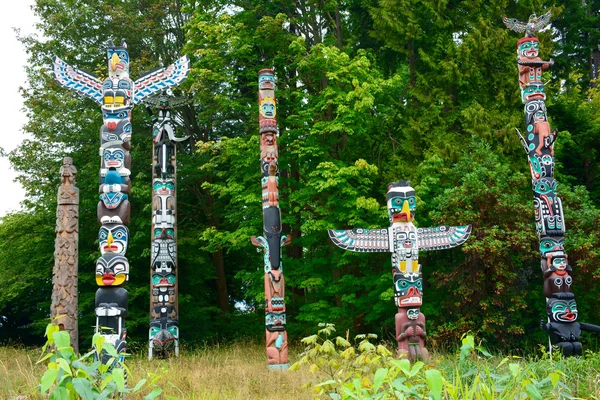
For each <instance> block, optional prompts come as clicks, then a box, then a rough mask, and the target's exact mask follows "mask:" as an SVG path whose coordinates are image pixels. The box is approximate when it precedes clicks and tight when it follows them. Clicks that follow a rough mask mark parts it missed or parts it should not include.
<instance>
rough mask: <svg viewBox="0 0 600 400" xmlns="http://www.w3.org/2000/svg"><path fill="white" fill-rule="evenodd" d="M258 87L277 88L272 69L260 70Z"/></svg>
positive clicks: (263, 88) (261, 88)
mask: <svg viewBox="0 0 600 400" xmlns="http://www.w3.org/2000/svg"><path fill="white" fill-rule="evenodd" d="M258 89H259V90H275V75H274V73H273V71H272V70H270V69H262V70H260V71H258Z"/></svg>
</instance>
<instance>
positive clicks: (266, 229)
mask: <svg viewBox="0 0 600 400" xmlns="http://www.w3.org/2000/svg"><path fill="white" fill-rule="evenodd" d="M258 105H259V128H260V167H261V187H262V208H263V234H264V236H258V237H256V236H252V243H253V244H254V245H255V246H260V247H263V248H264V271H265V325H266V335H267V366H268V368H269V369H272V370H276V369H288V368H289V363H288V338H287V332H286V319H285V281H284V279H283V267H282V262H281V248H282V247H283V246H285V245H287V244H289V243H290V242H291V236H285V235H284V236H282V235H281V229H282V228H281V210H280V209H279V191H278V186H279V165H278V157H279V154H278V150H277V136H278V133H279V129H278V127H277V120H276V116H277V106H276V101H275V75H274V74H273V71H272V70H270V69H263V70H260V71H259V72H258Z"/></svg>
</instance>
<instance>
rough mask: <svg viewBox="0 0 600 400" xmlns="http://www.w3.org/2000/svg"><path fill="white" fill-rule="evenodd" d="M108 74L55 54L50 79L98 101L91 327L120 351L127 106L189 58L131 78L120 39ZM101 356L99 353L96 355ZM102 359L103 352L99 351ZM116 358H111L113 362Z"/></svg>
mask: <svg viewBox="0 0 600 400" xmlns="http://www.w3.org/2000/svg"><path fill="white" fill-rule="evenodd" d="M107 58H108V60H107V61H108V77H107V78H106V79H105V80H104V81H100V80H99V79H98V78H97V77H96V76H94V75H92V74H90V73H88V72H86V71H83V70H79V69H75V68H73V67H71V66H69V65H68V64H66V63H65V62H64V61H62V60H61V59H59V58H58V57H56V58H55V59H54V62H53V72H54V77H55V79H56V80H57V81H58V82H59V83H60V84H61V85H62V86H64V87H66V88H68V89H72V90H75V91H76V92H77V93H78V94H80V95H83V96H87V97H89V98H91V99H92V100H94V101H95V102H97V103H98V104H100V106H101V108H102V118H103V121H104V124H103V125H102V128H100V157H101V162H100V164H101V166H100V179H99V182H100V187H99V192H100V201H99V202H98V222H99V223H100V225H101V227H100V231H99V233H98V241H99V245H100V253H101V254H102V255H101V256H100V258H99V259H98V260H97V261H96V283H97V285H98V286H99V289H98V290H97V291H96V309H95V313H96V328H95V331H96V332H100V333H101V334H102V335H103V336H105V338H106V341H107V342H109V343H111V344H113V345H114V346H115V348H116V349H117V352H118V353H119V355H120V356H119V360H116V361H122V360H123V358H124V356H125V347H126V332H127V330H126V328H125V318H126V317H127V311H128V293H127V290H126V289H125V288H124V285H125V283H126V282H127V280H128V279H129V262H128V260H127V258H126V257H125V253H126V252H127V246H128V243H129V237H130V236H129V230H128V228H127V225H129V221H130V207H131V206H130V203H129V199H128V194H129V191H130V188H131V180H130V178H129V175H130V168H131V155H130V154H129V150H130V148H131V133H132V132H131V112H132V109H133V106H134V105H135V104H139V103H140V102H141V101H142V100H144V99H146V98H147V97H149V96H151V95H153V94H156V93H158V92H159V91H160V90H163V89H167V88H170V87H173V86H175V85H177V84H179V82H181V81H182V80H183V79H185V77H186V76H187V74H188V72H189V60H188V58H187V57H182V58H181V59H179V60H178V61H177V62H176V63H174V64H173V65H171V66H169V67H168V68H167V69H164V68H160V69H158V70H155V71H152V72H151V73H149V74H146V75H144V76H142V77H141V78H139V79H138V80H137V81H135V82H134V81H132V80H131V79H130V78H129V53H128V51H127V44H126V43H125V41H124V40H122V41H121V44H120V45H119V46H115V45H114V44H113V43H112V41H111V42H110V43H109V45H108V47H107ZM99 356H100V355H99ZM102 358H103V360H104V361H106V360H107V359H108V358H110V357H109V356H108V355H103V356H102ZM116 361H115V362H116Z"/></svg>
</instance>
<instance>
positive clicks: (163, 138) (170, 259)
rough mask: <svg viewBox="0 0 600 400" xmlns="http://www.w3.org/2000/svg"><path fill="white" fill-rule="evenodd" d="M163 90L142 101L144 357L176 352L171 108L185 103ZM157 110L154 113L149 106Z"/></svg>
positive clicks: (175, 261)
mask: <svg viewBox="0 0 600 400" xmlns="http://www.w3.org/2000/svg"><path fill="white" fill-rule="evenodd" d="M189 102H190V101H189V99H176V98H173V97H171V96H168V95H167V93H166V91H164V92H163V93H161V94H160V95H158V96H154V97H152V98H150V99H148V100H146V101H144V103H146V104H147V106H148V107H147V110H148V112H149V113H150V115H151V116H152V120H153V122H154V124H153V126H152V149H153V153H152V154H153V155H154V156H153V158H152V196H153V198H152V254H151V260H150V261H151V262H150V268H151V271H150V332H149V338H148V358H149V359H150V360H151V359H152V356H153V354H154V353H156V354H158V355H160V356H162V357H167V356H168V355H169V352H170V351H171V350H173V349H174V350H175V355H177V356H178V355H179V314H178V311H179V307H178V303H177V300H178V284H177V283H178V281H177V223H176V218H177V214H176V209H177V195H176V192H175V182H176V181H177V179H176V174H175V171H176V146H175V145H176V143H177V142H181V141H184V140H186V139H187V138H188V137H189V136H188V137H184V138H177V137H176V136H175V122H174V120H173V118H172V115H171V112H172V111H171V110H172V109H173V108H176V107H179V106H183V105H186V104H189ZM151 107H154V108H157V109H158V116H155V115H154V114H153V113H152V108H151Z"/></svg>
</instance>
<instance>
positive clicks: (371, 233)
mask: <svg viewBox="0 0 600 400" xmlns="http://www.w3.org/2000/svg"><path fill="white" fill-rule="evenodd" d="M416 205H417V198H416V196H415V190H414V189H413V188H412V187H411V186H410V182H407V181H398V182H392V183H390V184H389V185H388V192H387V207H388V216H389V220H390V222H391V224H392V225H391V226H390V227H389V229H351V230H329V237H330V238H331V240H332V241H333V243H334V244H335V245H336V246H338V247H341V248H342V249H344V250H350V251H357V252H387V253H392V278H393V282H394V300H395V303H396V307H398V313H397V314H396V341H397V342H398V356H399V357H408V358H409V359H410V360H411V361H414V360H418V359H419V360H424V361H427V359H428V358H429V352H428V351H427V349H426V348H425V338H426V330H425V316H424V315H423V313H421V310H420V307H421V304H422V302H423V279H422V277H421V265H420V264H419V250H425V251H429V250H442V249H450V248H452V247H456V246H459V245H461V244H463V243H464V242H465V241H466V240H467V239H468V237H469V235H470V234H471V225H465V226H438V227H435V228H417V227H416V226H415V225H414V224H413V221H414V218H415V212H416Z"/></svg>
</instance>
